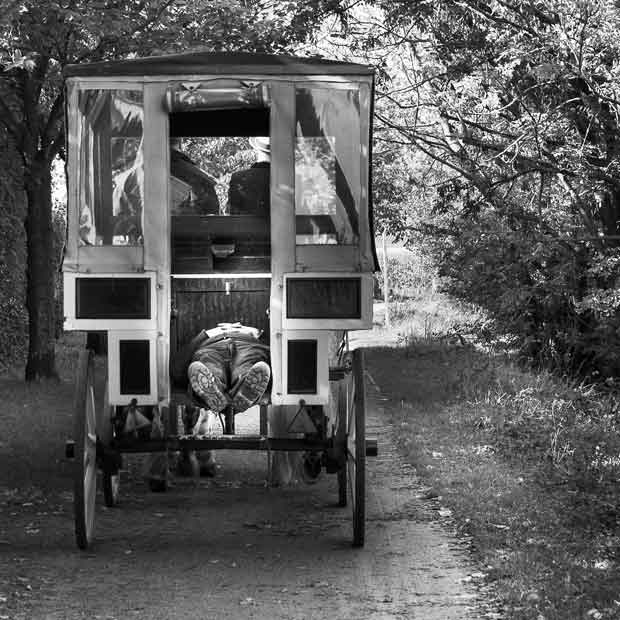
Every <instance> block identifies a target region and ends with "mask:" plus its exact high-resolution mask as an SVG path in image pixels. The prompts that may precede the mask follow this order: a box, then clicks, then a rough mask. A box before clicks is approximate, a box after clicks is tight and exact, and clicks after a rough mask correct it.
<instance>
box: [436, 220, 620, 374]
mask: <svg viewBox="0 0 620 620" xmlns="http://www.w3.org/2000/svg"><path fill="white" fill-rule="evenodd" d="M435 252H436V258H437V260H438V263H439V265H440V268H441V272H442V274H443V275H445V276H448V279H447V280H444V281H445V282H447V283H448V285H447V290H448V292H450V293H452V294H454V295H456V296H458V297H459V298H461V299H465V300H467V301H469V302H473V303H475V304H478V305H480V306H482V307H484V308H486V309H487V310H489V311H490V313H491V315H492V316H493V318H494V319H495V321H496V328H497V331H498V332H500V333H501V332H504V333H509V334H511V335H512V336H513V344H514V345H516V346H517V348H518V350H519V351H520V353H521V355H522V356H523V358H524V359H527V360H528V361H530V362H533V363H534V364H535V365H537V366H546V367H551V368H553V369H555V370H558V371H560V372H563V373H566V374H569V375H581V376H585V377H587V378H588V379H607V380H608V381H612V382H613V381H614V378H615V377H618V376H620V248H618V247H613V246H609V245H605V243H604V241H600V242H599V241H593V240H588V239H582V240H578V239H572V240H571V239H568V238H566V237H565V238H560V237H557V236H552V235H543V234H540V233H536V232H535V231H534V230H532V229H528V228H527V227H508V226H507V225H505V224H503V225H502V224H501V223H500V222H498V220H497V219H495V218H489V219H488V220H487V219H485V218H483V217H482V218H479V219H477V220H475V221H467V220H465V219H463V220H462V221H461V222H460V230H459V233H458V234H456V235H454V236H452V237H451V238H450V239H449V241H447V240H446V239H443V240H441V241H439V240H437V242H436V246H435Z"/></svg>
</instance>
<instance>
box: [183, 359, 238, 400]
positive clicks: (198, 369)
mask: <svg viewBox="0 0 620 620" xmlns="http://www.w3.org/2000/svg"><path fill="white" fill-rule="evenodd" d="M187 374H188V376H189V383H190V385H191V386H192V390H194V392H195V393H196V394H197V395H198V396H199V397H200V398H202V400H204V401H205V403H206V404H207V406H208V407H209V409H213V410H214V411H222V410H223V409H225V408H226V406H227V405H228V399H227V398H226V396H225V395H224V393H223V392H222V391H221V390H220V389H219V387H218V386H217V382H216V380H215V377H214V376H213V373H212V372H211V371H210V370H209V369H208V368H207V367H206V366H205V365H204V364H203V363H202V362H192V363H191V364H190V365H189V368H188V371H187Z"/></svg>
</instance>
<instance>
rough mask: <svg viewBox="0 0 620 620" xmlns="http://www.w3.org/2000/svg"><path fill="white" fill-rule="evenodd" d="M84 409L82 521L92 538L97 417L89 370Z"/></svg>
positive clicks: (93, 387)
mask: <svg viewBox="0 0 620 620" xmlns="http://www.w3.org/2000/svg"><path fill="white" fill-rule="evenodd" d="M88 374H89V381H88V386H87V393H86V407H85V411H84V415H85V419H86V424H85V433H84V521H85V524H86V538H87V540H88V542H90V541H91V540H92V534H93V529H94V525H95V497H96V494H97V419H96V409H95V407H96V405H95V386H94V385H93V377H92V372H89V373H88Z"/></svg>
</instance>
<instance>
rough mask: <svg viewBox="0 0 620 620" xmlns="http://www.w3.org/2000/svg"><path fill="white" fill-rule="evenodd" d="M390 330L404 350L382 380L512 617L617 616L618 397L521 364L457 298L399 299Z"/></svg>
mask: <svg viewBox="0 0 620 620" xmlns="http://www.w3.org/2000/svg"><path fill="white" fill-rule="evenodd" d="M393 322H394V325H393V328H392V329H393V331H394V332H396V333H397V334H398V335H399V346H398V347H396V348H392V349H378V350H376V351H375V352H374V356H375V359H374V360H373V362H374V365H373V368H374V369H375V373H376V375H377V376H375V377H374V378H375V380H376V382H377V383H378V384H379V385H381V387H382V391H383V392H384V394H385V395H386V396H389V398H390V400H391V401H392V407H393V410H395V411H396V423H397V424H398V425H399V431H400V432H399V441H400V442H401V447H402V449H403V450H404V451H405V452H406V454H407V455H408V458H409V459H410V461H411V462H412V463H413V464H414V465H415V466H416V469H417V472H418V474H419V476H420V477H421V479H422V480H423V481H424V482H426V483H427V484H429V485H431V486H433V487H434V488H435V489H436V493H437V494H438V495H440V496H441V497H442V500H441V501H442V502H443V503H444V504H445V505H448V506H449V507H450V508H452V510H453V512H454V514H455V516H456V519H457V521H458V527H459V528H460V529H462V530H463V531H465V532H467V534H468V535H470V536H471V537H472V542H473V544H474V549H475V552H476V554H477V555H478V556H479V558H480V560H481V562H482V564H483V565H484V566H486V567H487V569H486V574H487V578H488V580H490V581H493V582H494V583H495V584H496V586H497V587H498V590H499V593H500V597H501V598H502V600H503V601H504V604H505V611H506V616H505V618H507V619H508V618H510V619H517V618H518V619H519V620H521V619H526V618H528V619H529V618H545V620H552V619H553V620H566V619H568V618H570V619H573V618H585V617H598V618H618V617H620V604H616V603H614V601H615V600H616V599H617V583H618V582H620V565H619V564H618V550H620V401H619V398H618V393H617V392H614V391H612V390H611V389H609V386H605V385H597V386H594V385H588V384H584V383H582V382H579V381H576V380H571V379H569V378H566V377H559V376H557V375H554V374H553V373H552V372H549V371H542V372H536V373H534V372H532V371H531V370H529V369H527V368H524V367H522V366H520V365H519V364H518V363H516V362H515V360H514V358H513V357H512V356H511V354H510V352H509V351H507V350H506V348H505V347H503V346H492V345H493V344H494V343H492V342H490V341H489V339H488V338H487V337H486V334H483V336H484V337H483V338H480V337H479V336H480V327H481V326H482V327H484V326H485V317H484V316H483V315H482V314H481V313H480V312H477V311H476V310H475V309H473V308H467V307H463V306H461V305H456V304H453V303H452V302H451V301H450V299H449V298H447V297H443V296H437V295H432V296H430V297H429V298H426V299H417V300H407V301H401V302H399V303H398V304H396V305H395V312H394V315H393ZM394 367H396V368H399V371H398V372H394V371H393V370H391V369H393V368H394ZM384 369H385V370H384ZM403 377H405V378H406V381H403ZM592 610H594V612H596V613H594V612H592ZM588 612H592V613H591V614H590V615H588ZM599 613H600V614H601V615H598V614H599Z"/></svg>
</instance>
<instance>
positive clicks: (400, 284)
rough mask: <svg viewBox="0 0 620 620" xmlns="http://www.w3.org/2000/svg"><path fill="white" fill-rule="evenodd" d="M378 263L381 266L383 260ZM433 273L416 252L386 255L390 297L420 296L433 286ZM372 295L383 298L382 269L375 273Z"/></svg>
mask: <svg viewBox="0 0 620 620" xmlns="http://www.w3.org/2000/svg"><path fill="white" fill-rule="evenodd" d="M379 263H380V266H381V268H383V261H382V260H380V261H379ZM434 273H435V272H434V269H432V268H431V267H430V266H429V265H428V264H427V262H426V261H424V260H423V258H422V257H421V256H419V255H418V254H413V253H410V254H402V255H398V256H389V255H388V275H389V287H390V297H391V298H399V299H407V298H414V297H420V296H422V295H423V294H424V293H425V292H426V291H428V290H430V289H432V288H433V280H434V278H433V275H434ZM374 297H375V299H384V293H383V272H382V271H379V272H377V273H375V277H374Z"/></svg>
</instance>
